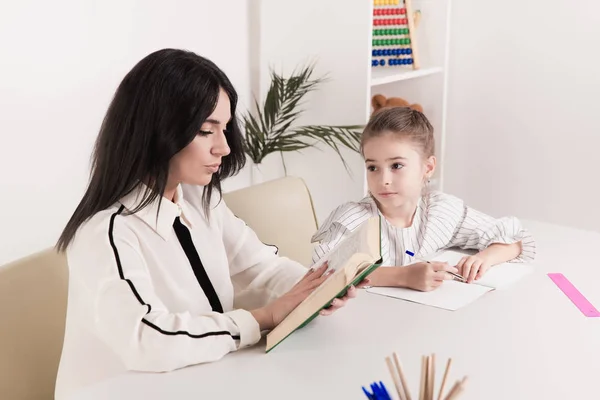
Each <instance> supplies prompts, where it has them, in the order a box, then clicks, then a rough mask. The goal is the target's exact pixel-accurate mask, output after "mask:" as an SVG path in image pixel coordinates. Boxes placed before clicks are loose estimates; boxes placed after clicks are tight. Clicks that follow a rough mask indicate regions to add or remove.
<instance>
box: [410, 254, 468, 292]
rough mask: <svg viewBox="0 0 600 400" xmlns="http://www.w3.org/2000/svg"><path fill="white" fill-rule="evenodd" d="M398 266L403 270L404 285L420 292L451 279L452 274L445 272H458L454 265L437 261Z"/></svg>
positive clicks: (429, 289)
mask: <svg viewBox="0 0 600 400" xmlns="http://www.w3.org/2000/svg"><path fill="white" fill-rule="evenodd" d="M400 268H403V269H404V270H405V273H406V286H407V287H409V288H411V289H415V290H420V291H422V292H429V291H431V290H434V289H436V288H438V287H440V286H441V285H442V283H443V282H444V281H445V280H452V279H453V276H452V275H450V274H448V273H446V272H447V271H448V272H454V273H457V272H458V269H457V268H456V267H451V266H450V265H449V264H448V263H446V262H438V261H432V262H429V263H424V262H420V263H416V264H411V265H407V266H406V267H400Z"/></svg>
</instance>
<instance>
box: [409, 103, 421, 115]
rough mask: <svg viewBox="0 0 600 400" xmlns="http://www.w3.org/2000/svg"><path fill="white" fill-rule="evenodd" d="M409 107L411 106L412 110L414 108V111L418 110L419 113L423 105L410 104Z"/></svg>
mask: <svg viewBox="0 0 600 400" xmlns="http://www.w3.org/2000/svg"><path fill="white" fill-rule="evenodd" d="M410 108H412V109H413V110H416V111H418V112H420V113H422V112H423V106H422V105H420V104H419V103H415V104H411V105H410Z"/></svg>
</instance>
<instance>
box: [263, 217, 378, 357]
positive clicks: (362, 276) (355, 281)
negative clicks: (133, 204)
mask: <svg viewBox="0 0 600 400" xmlns="http://www.w3.org/2000/svg"><path fill="white" fill-rule="evenodd" d="M371 219H377V229H376V232H374V233H375V234H376V238H377V241H378V257H379V258H378V260H377V261H376V262H374V263H372V264H371V265H369V266H368V267H366V268H363V269H362V270H361V271H360V272H359V273H358V274H357V275H356V276H355V277H354V278H353V279H352V281H351V282H350V283H348V284H347V285H346V286H345V287H344V288H343V289H342V290H340V291H339V292H338V293H337V294H336V295H335V296H332V297H331V298H330V299H329V300H328V301H327V302H326V303H325V304H323V305H322V306H321V307H320V308H318V309H317V310H316V311H315V312H313V313H312V314H311V315H310V316H309V317H308V318H306V319H305V320H304V321H303V322H302V323H301V324H299V325H298V326H297V327H296V328H295V329H292V330H291V331H290V332H289V333H288V334H287V335H285V336H284V337H283V338H281V339H280V340H279V341H278V342H277V343H275V344H273V346H271V347H269V344H268V343H267V349H266V352H267V353H269V352H270V351H271V350H273V349H274V348H275V347H277V346H278V345H279V343H281V342H283V341H284V340H285V339H286V338H287V337H289V336H290V335H291V334H292V333H294V332H295V331H296V330H298V329H300V328H303V327H304V326H306V325H307V324H308V323H310V322H311V321H312V320H313V319H315V318H316V317H317V316H318V315H319V312H320V311H321V310H323V309H325V308H327V307H329V306H330V305H331V302H332V301H333V299H334V298H341V297H343V296H345V295H346V292H347V291H348V289H349V288H350V286H352V285H354V286H356V285H358V284H359V283H360V282H362V281H363V280H364V279H365V278H366V277H367V276H369V275H370V274H371V273H372V272H373V271H375V270H376V269H377V268H379V267H380V266H381V263H382V260H381V217H379V216H377V217H371V218H370V220H371ZM368 221H369V220H368ZM368 221H366V222H365V223H363V225H364V224H367V223H368ZM363 225H361V227H363ZM361 227H359V228H357V230H359V229H361ZM367 240H368V239H367ZM344 241H345V240H344ZM344 241H342V242H341V243H340V244H339V245H338V246H340V245H343V243H344ZM336 248H337V246H336ZM336 248H334V249H333V250H332V252H333V251H334V250H335V249H336ZM324 284H325V283H324ZM315 290H316V289H315ZM349 306H351V304H350V305H349ZM298 307H300V306H298ZM290 314H291V313H290ZM283 322H285V320H284V321H282V323H283ZM275 329H277V327H276V328H275ZM268 339H269V337H268V336H267V342H268Z"/></svg>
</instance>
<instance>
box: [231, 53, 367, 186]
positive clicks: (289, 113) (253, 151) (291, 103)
mask: <svg viewBox="0 0 600 400" xmlns="http://www.w3.org/2000/svg"><path fill="white" fill-rule="evenodd" d="M313 73H314V65H312V64H311V65H308V66H305V67H302V68H300V70H298V71H294V72H292V74H291V75H290V76H289V77H287V78H285V77H283V76H282V75H280V74H278V73H276V72H274V71H271V84H270V87H269V90H268V92H267V96H266V98H265V101H264V103H263V104H262V107H261V106H260V105H259V104H258V101H256V99H255V105H256V112H255V113H254V115H253V114H252V113H250V112H248V113H246V114H245V115H243V123H244V127H245V131H246V135H245V138H244V151H245V152H246V155H247V156H248V158H250V160H251V162H252V163H253V165H252V174H253V178H252V183H253V184H254V183H258V182H257V181H259V180H260V179H257V178H256V176H254V174H256V173H257V171H256V169H259V165H260V164H261V163H262V162H263V160H264V159H265V157H266V156H268V155H269V154H271V153H280V155H281V160H282V162H283V168H284V171H285V173H286V174H287V170H286V166H285V160H284V158H283V153H284V152H289V151H300V150H304V149H306V148H309V147H313V146H314V145H316V144H317V143H323V144H325V145H327V146H328V147H330V148H331V149H333V150H334V151H335V152H336V153H337V155H338V156H339V157H340V160H341V161H342V163H343V164H344V167H345V168H346V170H347V171H349V170H348V166H347V164H346V161H345V160H344V158H343V156H342V153H341V152H340V148H341V147H346V148H348V149H351V150H353V151H356V152H359V151H360V133H361V129H362V128H363V126H361V125H345V126H332V125H304V126H295V124H294V123H295V122H296V120H297V119H298V117H300V115H302V113H303V112H304V110H303V109H302V106H303V102H302V100H303V98H304V96H306V94H308V93H309V92H311V91H313V90H315V89H316V88H317V87H318V85H319V84H321V83H322V82H324V81H325V80H326V78H324V77H320V78H313Z"/></svg>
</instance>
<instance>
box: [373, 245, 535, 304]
mask: <svg viewBox="0 0 600 400" xmlns="http://www.w3.org/2000/svg"><path fill="white" fill-rule="evenodd" d="M468 254H473V252H469V251H464V250H448V251H444V252H441V253H439V254H437V255H435V256H433V257H428V258H427V259H428V260H430V261H446V262H447V263H448V264H450V265H456V264H457V263H458V261H459V260H460V259H461V258H462V257H464V256H465V255H468ZM531 272H533V267H532V266H531V265H528V264H523V263H504V264H498V265H496V266H494V267H492V268H490V269H489V270H488V271H487V272H486V273H485V275H484V276H483V277H482V278H481V279H480V280H476V281H474V282H472V283H462V282H458V281H445V282H444V283H443V285H442V286H440V287H439V288H437V289H435V290H432V291H430V292H420V291H418V290H412V289H407V288H393V287H376V288H370V289H368V292H369V293H374V294H378V295H382V296H388V297H394V298H397V299H402V300H407V301H411V302H414V303H419V304H423V305H427V306H432V307H437V308H442V309H445V310H450V311H455V310H458V309H460V308H462V307H465V306H467V305H469V304H471V303H472V302H474V301H475V300H477V299H478V298H480V297H481V296H483V295H484V294H486V293H487V292H490V291H492V290H505V289H508V288H510V287H511V286H512V285H513V284H514V283H516V282H517V281H519V280H521V279H522V278H523V277H525V276H526V275H528V274H530V273H531Z"/></svg>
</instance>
